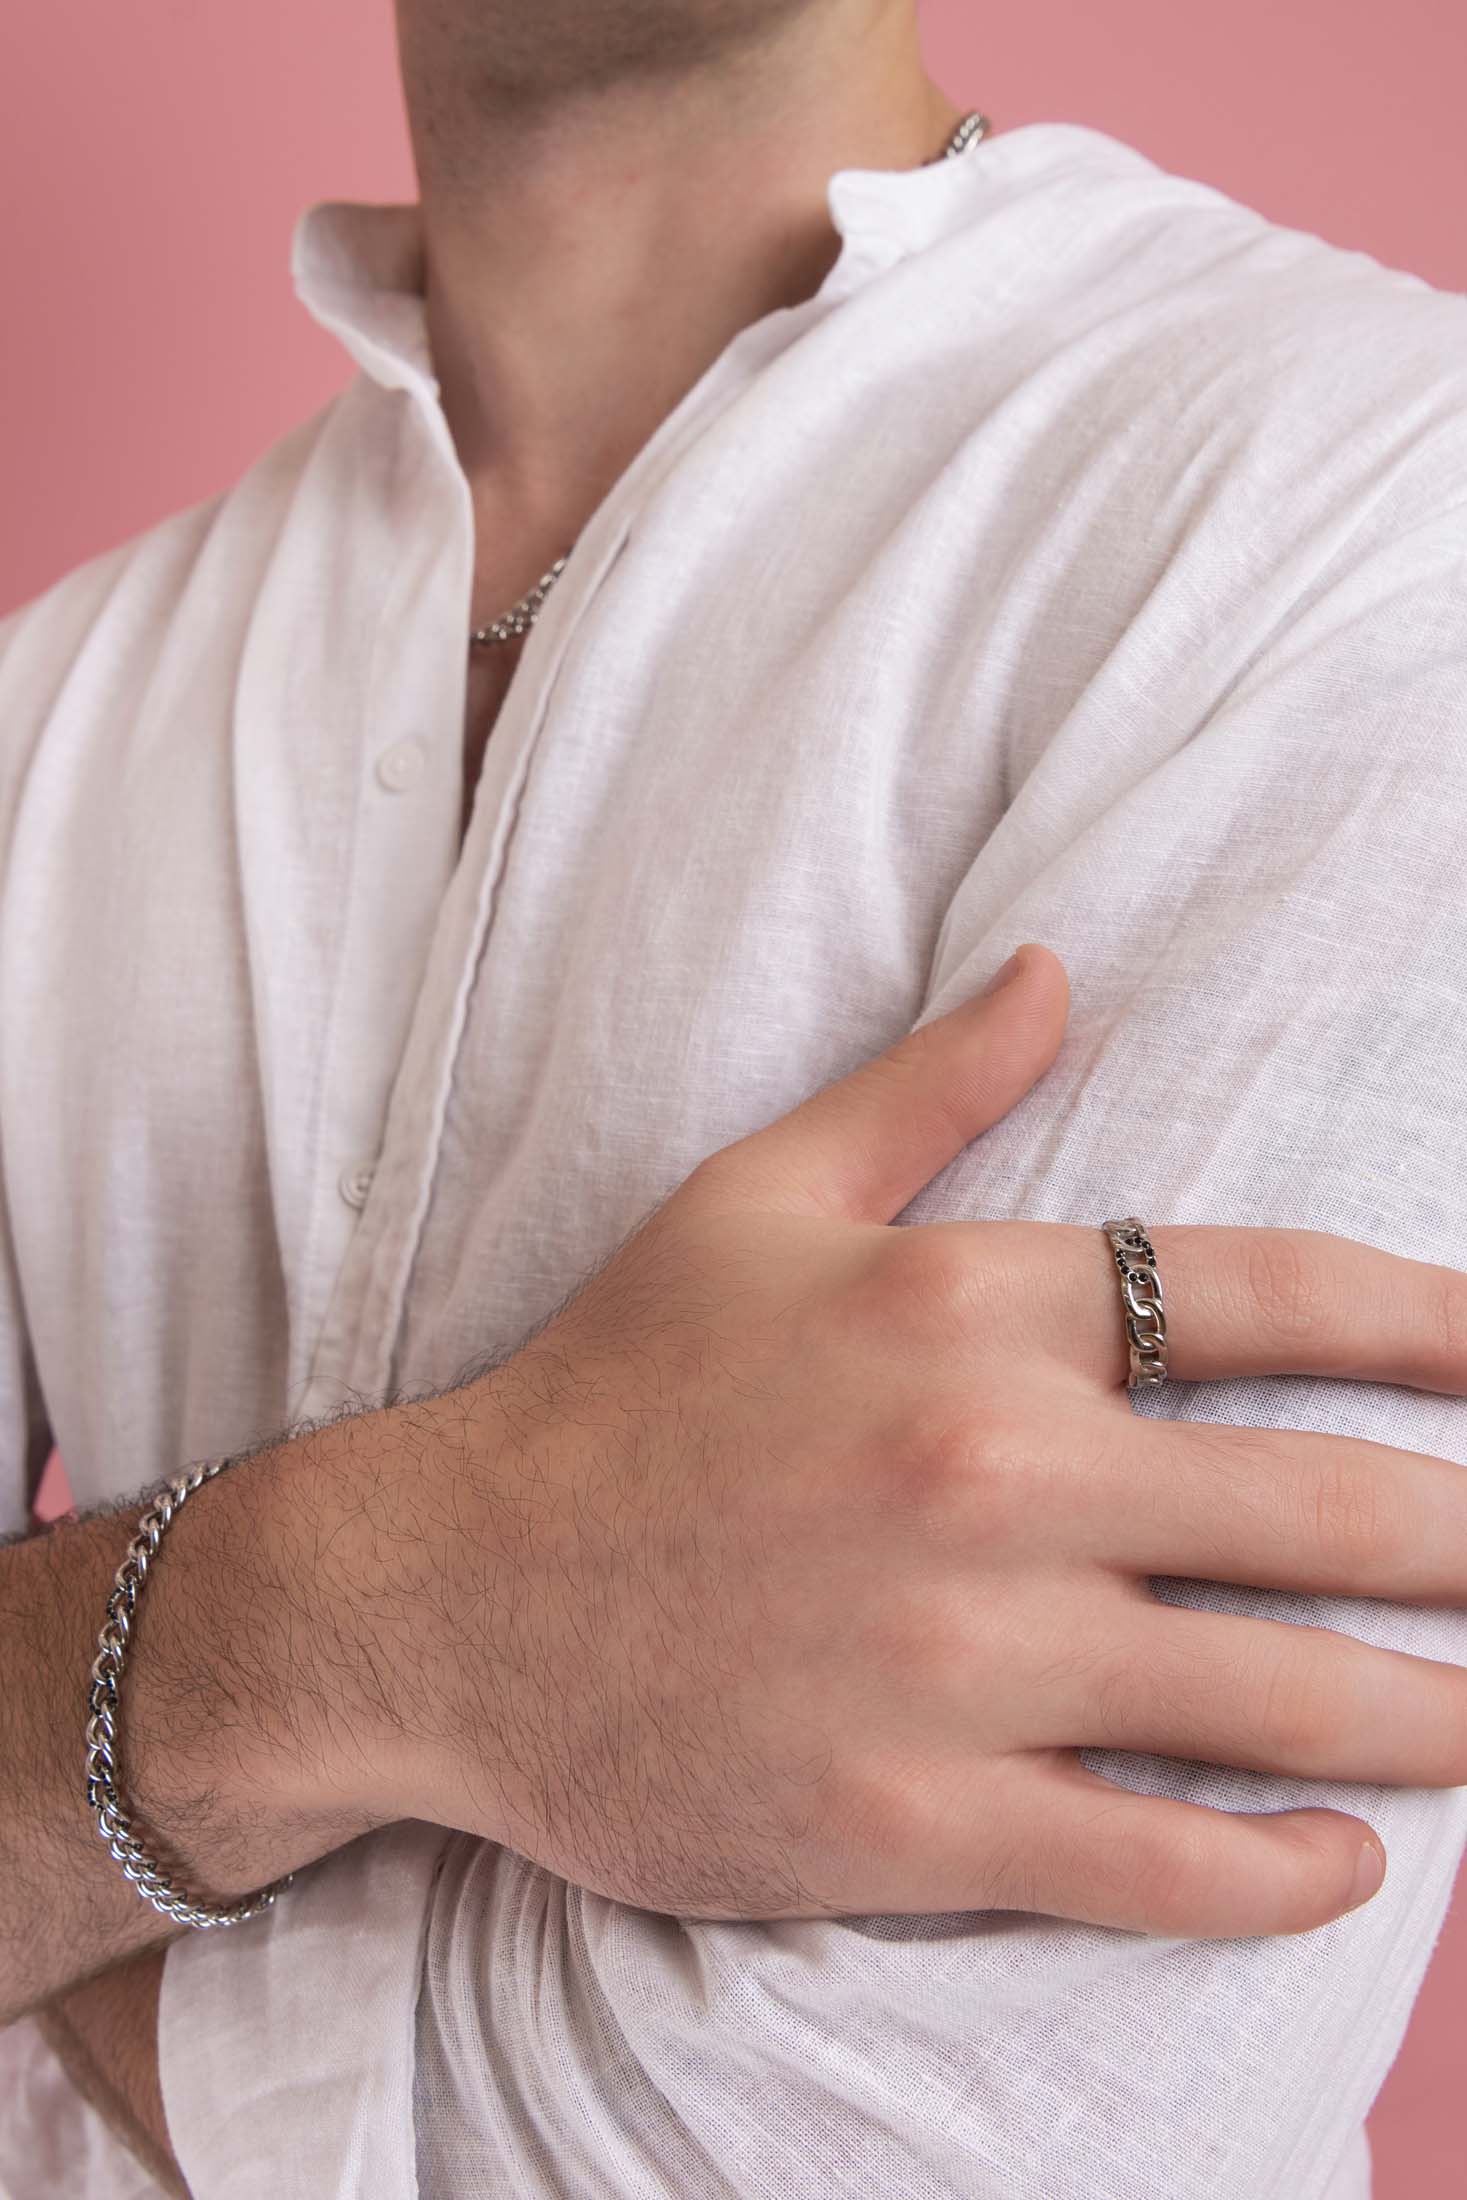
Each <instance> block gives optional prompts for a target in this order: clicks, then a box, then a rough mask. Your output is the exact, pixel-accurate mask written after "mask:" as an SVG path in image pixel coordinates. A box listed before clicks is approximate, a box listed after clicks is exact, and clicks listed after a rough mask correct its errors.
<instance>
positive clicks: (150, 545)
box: [0, 399, 342, 779]
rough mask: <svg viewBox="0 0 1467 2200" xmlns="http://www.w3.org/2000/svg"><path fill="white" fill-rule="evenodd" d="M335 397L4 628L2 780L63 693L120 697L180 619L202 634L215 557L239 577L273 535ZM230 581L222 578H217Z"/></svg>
mask: <svg viewBox="0 0 1467 2200" xmlns="http://www.w3.org/2000/svg"><path fill="white" fill-rule="evenodd" d="M341 402H342V400H341V399H337V400H335V401H334V403H333V404H332V405H330V406H327V407H326V408H325V409H324V410H323V411H322V412H321V413H318V414H317V415H315V416H314V417H313V418H312V419H310V420H306V421H303V422H301V423H300V424H299V425H298V426H297V427H295V428H293V429H291V430H290V431H289V433H288V434H286V435H285V436H283V437H282V438H281V439H280V440H279V442H277V443H276V444H274V445H273V446H272V447H271V448H270V449H269V450H268V451H266V452H265V453H264V454H262V456H261V457H260V458H259V459H258V460H257V461H256V462H255V464H254V465H253V466H251V467H250V468H249V469H248V471H247V472H246V473H245V474H244V475H243V476H242V477H241V478H240V480H239V481H237V482H235V483H234V484H233V485H232V486H231V487H230V488H228V489H226V490H224V491H222V492H220V493H219V494H217V495H215V496H212V497H208V498H205V499H203V500H202V501H200V502H199V503H197V504H194V505H190V506H188V507H186V508H185V509H183V510H181V511H178V512H174V513H171V514H169V515H168V516H167V517H166V518H164V519H162V520H160V521H158V522H156V523H155V524H154V525H152V526H150V527H148V528H145V529H143V530H142V531H141V532H140V533H138V534H136V535H134V536H132V537H131V538H130V539H129V540H127V541H125V542H122V543H119V544H117V545H116V546H115V547H114V548H112V549H109V550H106V551H104V552H102V553H101V554H100V555H98V556H96V557H93V558H89V559H88V560H86V561H85V563H83V564H81V565H79V566H77V567H75V568H74V569H73V570H72V571H71V572H69V573H66V574H64V575H63V576H62V577H61V578H60V579H59V580H57V581H55V582H54V583H53V584H52V585H51V586H50V587H48V588H46V589H44V590H43V591H42V592H41V594H39V595H38V596H36V597H34V598H33V599H32V600H31V601H30V602H28V603H25V604H22V605H21V606H20V607H19V608H18V609H17V610H15V611H12V612H11V613H10V614H9V615H8V616H7V617H5V618H4V619H0V779H3V777H4V776H5V767H6V766H7V764H13V763H14V762H15V760H16V756H17V752H18V751H19V750H22V749H24V748H25V747H26V745H27V734H28V733H29V734H30V735H32V736H34V735H36V734H38V733H39V732H40V730H41V728H42V727H43V726H44V725H45V724H46V722H47V721H48V720H49V719H50V718H51V716H52V715H53V714H54V713H55V711H56V710H57V709H58V708H59V707H60V706H61V705H62V703H63V702H64V701H65V699H66V698H67V696H68V694H69V693H74V692H76V691H77V690H78V689H81V690H84V691H86V692H90V691H91V690H92V689H93V688H94V687H96V688H98V689H99V691H100V690H102V689H110V690H111V691H112V692H113V693H114V694H119V695H120V694H121V693H123V692H124V691H125V690H126V688H127V687H128V685H129V683H130V682H132V683H135V681H136V679H137V678H138V677H139V676H145V674H146V668H147V666H148V664H149V663H150V662H151V661H153V660H155V659H156V658H157V656H158V654H159V652H160V650H161V649H162V647H163V645H164V643H165V641H166V639H167V637H169V636H170V635H171V634H172V633H174V631H175V630H176V628H177V625H178V623H179V620H180V618H181V617H193V616H194V615H196V616H197V619H198V622H199V631H200V632H201V634H202V633H205V632H207V631H208V627H209V622H210V619H211V617H212V616H214V615H215V614H216V613H217V609H218V598H217V597H215V596H214V595H213V594H212V592H213V590H214V588H215V583H216V575H215V572H214V570H213V559H214V558H215V556H216V555H222V557H223V559H224V560H225V561H226V565H227V563H228V562H229V561H234V562H235V563H236V566H237V569H238V570H240V571H241V573H242V571H243V569H244V566H245V560H246V553H247V550H248V546H249V544H250V543H251V542H252V541H261V542H263V541H265V540H266V539H268V538H269V536H270V535H271V534H272V532H273V531H275V530H278V527H279V525H280V520H281V515H282V514H283V513H284V512H285V511H287V510H288V509H289V506H290V503H291V499H292V494H293V490H294V487H295V485H296V483H297V482H298V480H299V478H300V475H301V473H302V471H303V469H304V467H305V465H306V463H307V461H308V459H309V455H310V452H311V450H312V449H313V447H314V445H315V443H316V442H317V440H318V438H319V436H320V434H321V432H322V429H323V426H324V423H325V422H326V421H327V420H328V419H329V417H330V415H331V414H332V413H333V412H334V411H335V410H336V408H337V406H338V405H339V404H340V403H341ZM217 578H218V581H219V582H220V583H221V584H227V579H228V574H227V571H222V572H220V573H219V574H218V576H217Z"/></svg>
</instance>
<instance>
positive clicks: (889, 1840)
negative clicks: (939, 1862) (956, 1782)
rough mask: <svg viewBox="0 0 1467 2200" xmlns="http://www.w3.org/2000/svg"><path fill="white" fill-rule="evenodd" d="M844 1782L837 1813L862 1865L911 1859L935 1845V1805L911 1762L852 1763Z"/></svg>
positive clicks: (837, 1801) (864, 1867) (844, 1834)
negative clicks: (853, 1766)
mask: <svg viewBox="0 0 1467 2200" xmlns="http://www.w3.org/2000/svg"><path fill="white" fill-rule="evenodd" d="M839 1785H840V1792H839V1795H838V1797H837V1798H836V1799H835V1812H834V1819H835V1822H836V1823H837V1824H839V1826H840V1828H841V1829H842V1837H843V1840H844V1842H845V1844H846V1846H847V1848H848V1851H849V1853H850V1855H851V1856H852V1858H859V1859H860V1861H861V1865H862V1867H863V1869H866V1868H868V1867H869V1866H871V1865H872V1864H876V1865H900V1864H901V1863H902V1862H904V1861H906V1862H910V1860H911V1859H912V1858H913V1857H914V1856H916V1855H920V1854H922V1853H924V1852H925V1851H926V1850H927V1849H928V1848H929V1847H930V1845H931V1841H932V1834H933V1827H932V1814H931V1809H930V1806H929V1804H928V1802H927V1799H926V1791H925V1787H924V1783H923V1781H922V1779H921V1777H920V1775H919V1774H915V1773H914V1772H913V1770H912V1769H911V1768H910V1767H906V1766H901V1765H895V1764H889V1763H886V1762H884V1761H882V1762H878V1763H875V1764H870V1765H867V1766H864V1767H863V1768H861V1769H860V1770H859V1771H858V1770H855V1769H850V1770H848V1771H847V1772H846V1774H845V1775H844V1777H843V1778H842V1780H841V1781H840V1784H839Z"/></svg>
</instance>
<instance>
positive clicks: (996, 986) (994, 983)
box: [978, 948, 1024, 1001]
mask: <svg viewBox="0 0 1467 2200" xmlns="http://www.w3.org/2000/svg"><path fill="white" fill-rule="evenodd" d="M1023 967H1024V964H1023V958H1022V956H1021V955H1020V953H1019V951H1018V949H1017V948H1015V950H1014V952H1013V954H1012V955H1010V957H1009V959H1008V961H1007V962H1006V963H1005V964H1004V966H1003V968H1002V970H995V972H994V973H993V976H992V977H991V978H990V979H989V981H988V983H987V985H986V986H985V987H984V988H983V991H982V992H981V993H980V994H979V996H978V998H979V1000H980V1001H986V1000H987V999H988V996H989V994H990V993H998V992H1000V991H1001V990H1002V989H1003V987H1004V986H1006V985H1007V984H1008V982H1009V980H1010V978H1017V976H1018V975H1019V972H1020V971H1021V970H1022V969H1023Z"/></svg>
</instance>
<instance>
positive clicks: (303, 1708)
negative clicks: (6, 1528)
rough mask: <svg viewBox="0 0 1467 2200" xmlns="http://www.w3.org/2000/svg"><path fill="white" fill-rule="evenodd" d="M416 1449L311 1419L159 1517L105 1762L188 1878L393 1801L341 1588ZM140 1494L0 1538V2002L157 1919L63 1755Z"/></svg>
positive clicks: (134, 1936) (366, 1821)
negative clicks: (163, 1531) (379, 1776)
mask: <svg viewBox="0 0 1467 2200" xmlns="http://www.w3.org/2000/svg"><path fill="white" fill-rule="evenodd" d="M420 1418H421V1416H420V1415H419V1419H420ZM405 1435H407V1436H408V1440H407V1442H406V1443H405V1442H404V1437H405ZM420 1440H421V1439H420V1436H419V1438H418V1441H420ZM416 1448H417V1441H414V1439H413V1437H412V1436H411V1435H410V1434H408V1431H407V1428H406V1424H405V1423H404V1422H403V1420H402V1418H401V1415H400V1414H399V1413H398V1411H397V1410H396V1409H392V1410H388V1411H384V1412H381V1413H377V1414H367V1415H363V1416H361V1417H359V1418H357V1419H355V1420H352V1421H343V1422H339V1423H336V1424H334V1425H331V1426H329V1427H326V1428H323V1429H320V1430H316V1431H313V1432H311V1433H309V1434H307V1435H304V1436H301V1437H298V1438H295V1439H293V1440H290V1441H288V1442H284V1443H282V1444H280V1445H279V1446H277V1447H275V1448H273V1449H270V1450H267V1451H264V1452H261V1453H259V1454H257V1455H256V1456H254V1457H252V1458H249V1459H247V1460H244V1461H242V1462H241V1463H239V1464H238V1465H236V1466H234V1467H231V1468H230V1469H229V1470H228V1471H227V1472H226V1473H225V1474H223V1475H221V1476H219V1477H218V1478H217V1479H216V1480H215V1481H213V1482H211V1483H209V1484H207V1485H206V1486H205V1487H204V1488H203V1489H202V1490H201V1491H199V1492H198V1493H197V1494H196V1495H195V1496H194V1497H192V1498H191V1499H190V1500H189V1502H188V1503H187V1504H186V1505H185V1506H184V1507H182V1509H181V1510H180V1511H179V1513H178V1515H177V1517H176V1519H175V1521H174V1524H173V1525H172V1527H171V1528H170V1529H169V1531H168V1533H167V1535H166V1537H165V1538H164V1541H163V1543H162V1545H161V1546H160V1548H159V1552H158V1556H157V1558H156V1560H155V1562H154V1566H153V1569H152V1572H151V1574H150V1577H149V1580H148V1584H147V1587H146V1590H145V1593H144V1595H143V1597H142V1599H141V1601H140V1603H139V1606H138V1611H137V1618H136V1624H135V1627H134V1632H133V1641H132V1647H131V1649H130V1652H129V1656H128V1665H127V1671H126V1676H125V1679H124V1683H123V1691H122V1709H121V1770H122V1777H123V1783H124V1787H125V1790H126V1792H127V1794H128V1797H129V1799H130V1801H131V1803H132V1805H133V1807H134V1809H135V1811H136V1814H137V1817H138V1819H139V1822H140V1824H141V1826H142V1828H143V1829H144V1831H145V1838H147V1839H148V1840H149V1842H150V1845H152V1846H154V1847H155V1848H156V1849H157V1851H158V1852H159V1853H160V1855H161V1856H162V1857H163V1858H164V1860H165V1861H166V1863H167V1864H168V1866H169V1868H170V1870H171V1871H172V1872H173V1874H174V1875H175V1876H176V1877H177V1878H178V1879H179V1880H180V1881H181V1882H182V1883H183V1884H185V1885H186V1886H187V1887H188V1888H189V1890H190V1891H191V1892H193V1893H197V1894H202V1895H205V1896H207V1897H208V1898H210V1899H212V1900H224V1899H228V1898H230V1897H234V1896H238V1895H240V1894H243V1893H246V1892H248V1891H249V1890H250V1889H252V1888H254V1887H256V1886H259V1885H260V1884H262V1883H263V1882H265V1881H268V1880H271V1879H273V1878H276V1877H278V1876H279V1875H280V1874H281V1873H283V1872H286V1871H289V1870H293V1869H295V1868H297V1867H299V1866H301V1865H304V1864H307V1863H309V1862H311V1861H312V1860H313V1859H315V1858H316V1857H319V1856H321V1855H323V1854H325V1853H326V1852H327V1851H329V1850H331V1849H333V1848H336V1847H339V1846H341V1844H342V1843H344V1842H346V1841H348V1840H351V1839H352V1838H354V1837H355V1836H356V1835H357V1834H358V1833H360V1832H363V1831H365V1830H366V1829H367V1828H368V1827H369V1826H370V1825H373V1824H376V1823H380V1822H382V1820H383V1819H384V1818H389V1817H393V1816H396V1815H400V1813H399V1812H398V1811H397V1810H396V1809H394V1808H392V1807H391V1805H390V1804H389V1803H387V1802H386V1801H385V1799H382V1798H385V1796H386V1793H387V1791H388V1788H389V1786H390V1782H389V1781H388V1780H387V1779H386V1777H385V1773H386V1767H385V1766H384V1767H383V1768H382V1770H383V1773H384V1778H383V1780H382V1783H381V1786H382V1798H379V1796H378V1795H377V1794H376V1793H375V1792H374V1787H375V1782H374V1777H373V1774H374V1767H373V1764H372V1762H371V1761H370V1760H371V1758H372V1755H373V1750H372V1747H371V1745H370V1744H369V1743H368V1740H367V1737H368V1735H369V1733H371V1732H372V1731H374V1729H373V1714H374V1710H375V1707H376V1702H377V1700H378V1699H379V1698H380V1695H381V1683H382V1674H383V1669H382V1660H381V1657H380V1655H379V1653H378V1651H377V1649H376V1647H375V1646H374V1643H373V1641H372V1640H371V1636H370V1628H369V1623H368V1622H367V1621H366V1620H365V1619H364V1617H363V1611H364V1600H363V1593H362V1592H363V1588H364V1580H363V1577H364V1575H365V1576H366V1577H367V1581H366V1584H365V1585H366V1586H367V1587H368V1588H369V1587H370V1576H371V1574H372V1571H373V1568H374V1567H375V1568H376V1569H377V1570H378V1571H379V1572H380V1570H381V1568H382V1566H383V1564H384V1557H383V1553H384V1551H385V1550H386V1549H387V1548H388V1547H389V1546H390V1542H391V1530H390V1519H391V1516H392V1513H393V1510H394V1505H395V1492H396V1488H397V1481H398V1477H400V1476H401V1474H402V1473H403V1472H404V1469H405V1466H406V1465H407V1464H409V1463H410V1461H411V1457H412V1454H413V1452H414V1451H415V1450H416ZM145 1502H146V1500H139V1502H138V1503H137V1504H135V1505H132V1506H129V1507H128V1508H126V1509H125V1510H122V1511H117V1512H114V1513H110V1514H106V1515H100V1516H96V1517H92V1518H89V1519H86V1520H83V1521H79V1522H69V1523H66V1524H63V1525H61V1526H59V1527H56V1528H53V1529H51V1530H49V1531H48V1532H47V1533H45V1534H43V1535H40V1536H37V1537H34V1538H32V1539H30V1540H29V1541H26V1542H22V1543H18V1544H15V1545H12V1546H11V1547H9V1548H8V1549H6V1550H4V1551H0V1673H3V1675H4V1688H3V1691H0V1781H3V1793H4V1795H5V1798H6V1800H5V1807H4V1810H3V1814H0V2022H3V2021H6V2020H8V2019H9V2018H11V2017H14V2016H16V2015H18V2014H20V2013H22V2012H23V2011H25V2010H27V2009H30V2008H34V2007H36V2006H37V2005H39V2004H40V2003H43V2002H45V2001H47V2000H49V1999H50V1998H51V1997H53V1996H54V1995H56V1994H58V1993H60V1992H62V1991H64V1990H65V1989H67V1988H69V1987H71V1986H73V1985H75V1984H77V1983H78V1982H80V1981H81V1980H84V1979H86V1978H88V1977H91V1976H94V1975H96V1974H97V1973H99V1972H102V1971H104V1970H106V1969H108V1968H109V1967H110V1966H112V1965H113V1964H116V1963H118V1962H120V1961H122V1960H124V1959H126V1958H127V1957H129V1956H132V1955H135V1954H138V1953H139V1952H141V1951H145V1950H148V1949H150V1948H155V1947H158V1946H159V1945H161V1944H162V1943H163V1942H164V1941H166V1940H167V1939H169V1938H171V1937H172V1936H173V1933H174V1928H173V1927H171V1926H170V1925H169V1924H168V1923H167V1922H166V1921H165V1920H164V1919H163V1918H162V1917H161V1916H160V1915H159V1914H158V1913H157V1912H156V1911H155V1910H154V1909H153V1908H152V1907H151V1905H150V1904H148V1903H145V1902H144V1901H143V1900H142V1899H141V1898H140V1897H139V1896H138V1894H137V1893H136V1891H135V1890H134V1888H133V1887H132V1886H130V1885H129V1884H128V1882H127V1881H126V1880H125V1879H124V1877H123V1874H122V1872H121V1869H120V1868H119V1866H118V1865H117V1863H116V1862H115V1861H114V1860H113V1858H112V1857H111V1856H110V1855H109V1853H108V1852H107V1850H106V1848H105V1846H104V1845H103V1843H102V1841H101V1840H100V1839H99V1837H98V1834H97V1831H96V1826H95V1821H94V1819H93V1817H92V1815H91V1812H90V1810H89V1808H88V1806H87V1802H86V1797H85V1791H84V1785H83V1773H82V1766H83V1728H84V1724H85V1716H86V1696H87V1688H88V1681H89V1674H90V1668H91V1662H92V1658H93V1656H94V1654H95V1647H96V1637H97V1632H98V1629H99V1627H100V1625H101V1623H102V1619H103V1615H104V1610H105V1606H106V1600H107V1596H108V1594H109V1592H110V1589H111V1585H112V1581H113V1577H114V1575H115V1573H116V1570H117V1567H118V1564H119V1563H120V1561H121V1559H122V1556H123V1553H124V1552H125V1550H126V1548H127V1545H128V1542H129V1541H130V1539H131V1537H132V1534H133V1532H134V1529H135V1527H136V1523H137V1520H138V1517H139V1515H140V1513H141V1511H142V1509H143V1504H144V1503H145ZM239 1929H240V1930H244V1931H247V1930H248V1929H249V1927H248V1926H247V1925H246V1926H244V1927H241V1928H239Z"/></svg>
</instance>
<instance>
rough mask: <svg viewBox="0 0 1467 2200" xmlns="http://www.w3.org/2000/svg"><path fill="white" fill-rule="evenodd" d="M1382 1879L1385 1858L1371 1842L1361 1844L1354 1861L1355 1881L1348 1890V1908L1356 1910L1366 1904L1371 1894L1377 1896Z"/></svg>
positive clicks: (1383, 1876)
mask: <svg viewBox="0 0 1467 2200" xmlns="http://www.w3.org/2000/svg"><path fill="white" fill-rule="evenodd" d="M1384 1878H1385V1857H1384V1856H1383V1855H1382V1854H1381V1851H1380V1850H1379V1849H1378V1848H1377V1847H1376V1845H1375V1843H1374V1842H1373V1841H1365V1842H1363V1843H1362V1844H1361V1848H1360V1854H1359V1855H1358V1856H1357V1857H1356V1859H1355V1881H1354V1885H1353V1886H1352V1887H1351V1889H1350V1908H1351V1909H1352V1910H1358V1909H1359V1907H1360V1905H1361V1903H1362V1902H1368V1901H1369V1900H1370V1898H1371V1896H1372V1895H1373V1894H1378V1893H1379V1892H1380V1886H1381V1881H1382V1880H1383V1879H1384Z"/></svg>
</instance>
